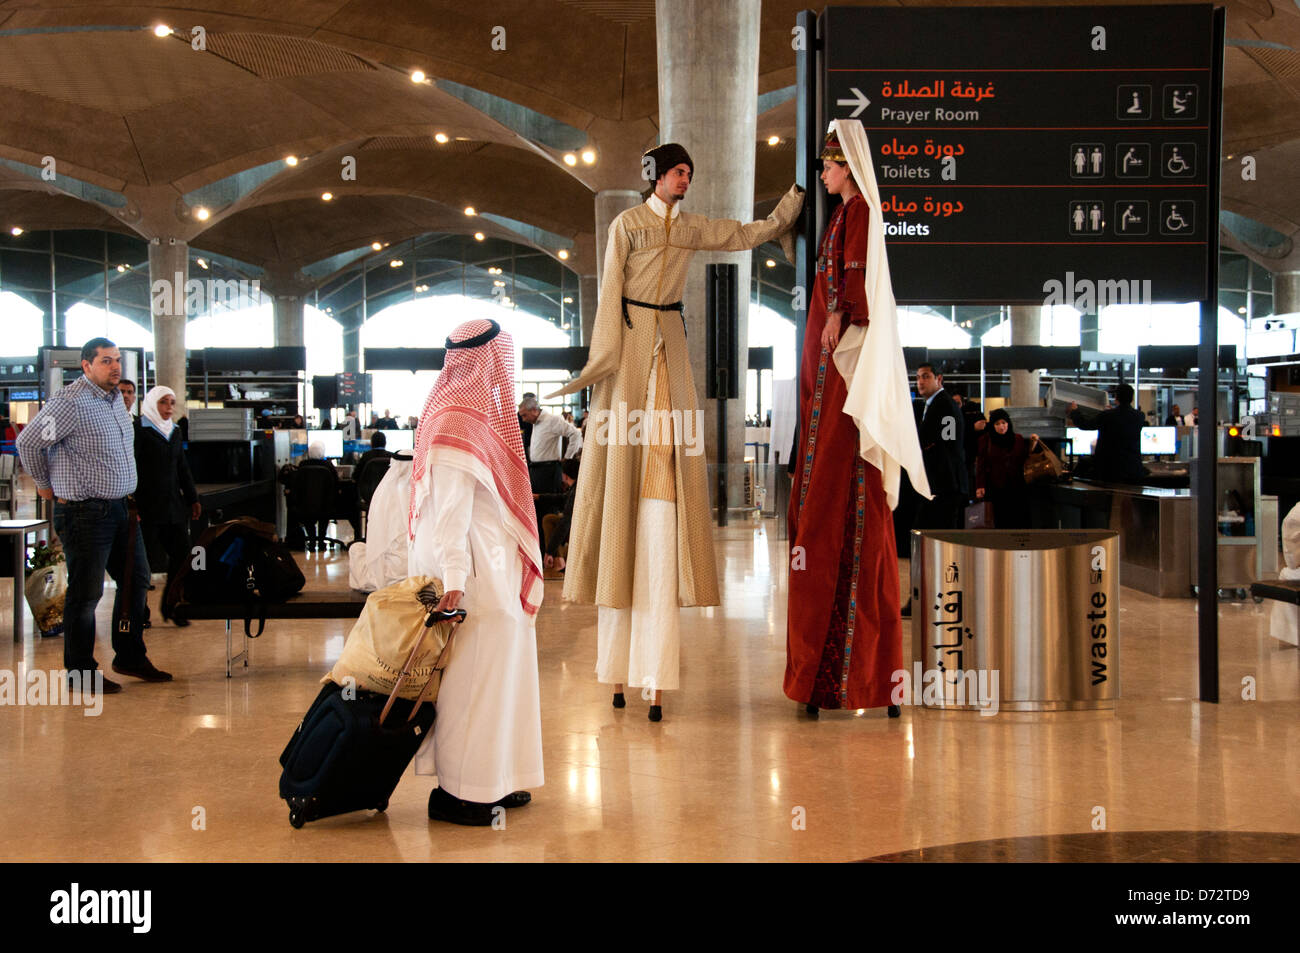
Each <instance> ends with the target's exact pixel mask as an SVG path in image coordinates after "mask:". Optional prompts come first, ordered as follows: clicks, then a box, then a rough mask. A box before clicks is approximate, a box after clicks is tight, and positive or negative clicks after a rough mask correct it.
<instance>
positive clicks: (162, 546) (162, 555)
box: [140, 519, 190, 584]
mask: <svg viewBox="0 0 1300 953" xmlns="http://www.w3.org/2000/svg"><path fill="white" fill-rule="evenodd" d="M140 530H141V532H142V533H143V534H144V547H145V551H146V552H147V553H148V554H149V568H150V570H152V571H153V572H166V573H167V582H168V584H170V583H171V581H172V577H174V576H175V575H176V573H178V572H180V570H181V567H182V566H184V565H185V560H186V559H188V558H189V555H190V527H189V524H188V523H184V522H182V523H164V522H162V521H160V520H156V519H150V520H145V519H141V520H140Z"/></svg>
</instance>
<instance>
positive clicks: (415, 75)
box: [411, 69, 424, 83]
mask: <svg viewBox="0 0 1300 953" xmlns="http://www.w3.org/2000/svg"><path fill="white" fill-rule="evenodd" d="M411 82H412V83H423V82H424V70H422V69H413V70H411Z"/></svg>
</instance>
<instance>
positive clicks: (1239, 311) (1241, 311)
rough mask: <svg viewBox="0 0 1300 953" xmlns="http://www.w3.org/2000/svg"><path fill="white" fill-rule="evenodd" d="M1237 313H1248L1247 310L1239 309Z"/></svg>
mask: <svg viewBox="0 0 1300 953" xmlns="http://www.w3.org/2000/svg"><path fill="white" fill-rule="evenodd" d="M1237 313H1238V314H1245V313H1246V309H1245V308H1238V309H1237Z"/></svg>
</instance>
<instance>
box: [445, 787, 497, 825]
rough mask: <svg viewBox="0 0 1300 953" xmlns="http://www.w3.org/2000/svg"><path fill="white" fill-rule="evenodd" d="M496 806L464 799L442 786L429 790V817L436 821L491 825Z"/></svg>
mask: <svg viewBox="0 0 1300 953" xmlns="http://www.w3.org/2000/svg"><path fill="white" fill-rule="evenodd" d="M507 796H509V795H507ZM494 807H496V805H495V804H480V803H478V802H477V801H462V800H461V799H460V798H458V797H455V796H453V795H451V794H448V793H447V792H446V791H444V790H443V789H442V788H434V789H433V790H432V791H430V792H429V819H430V820H434V821H446V822H447V823H448V824H460V825H462V826H464V827H490V826H491V825H492V821H493V819H494V817H495V815H494V814H493V813H492V809H493V808H494Z"/></svg>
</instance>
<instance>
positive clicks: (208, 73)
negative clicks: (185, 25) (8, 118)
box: [0, 31, 248, 114]
mask: <svg viewBox="0 0 1300 953" xmlns="http://www.w3.org/2000/svg"><path fill="white" fill-rule="evenodd" d="M247 76H248V73H247V71H245V70H243V69H240V68H239V67H237V66H234V65H232V64H230V63H226V62H224V61H222V60H220V59H218V58H216V57H213V56H205V55H204V54H202V53H197V52H195V51H194V50H192V49H190V47H189V44H187V43H180V42H176V41H174V40H171V39H167V40H160V39H159V38H158V37H155V36H153V35H152V34H148V33H145V32H144V31H130V32H126V31H120V32H118V31H115V32H111V33H58V34H31V35H27V36H7V37H4V55H3V56H0V86H8V87H11V88H13V89H21V90H25V91H27V92H30V93H39V94H40V95H42V96H46V97H48V98H50V99H56V100H58V101H60V102H64V103H69V104H71V105H74V106H81V107H83V108H86V109H97V110H103V111H104V112H109V113H113V114H121V113H129V112H134V111H136V110H138V109H147V108H149V107H150V106H157V105H161V104H164V103H169V102H174V101H176V100H180V99H184V98H186V97H188V96H195V95H200V94H204V93H206V94H208V95H211V94H212V91H213V90H214V89H220V88H221V87H222V86H225V85H227V84H228V83H233V82H236V81H238V80H240V79H243V78H245V77H247Z"/></svg>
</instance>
